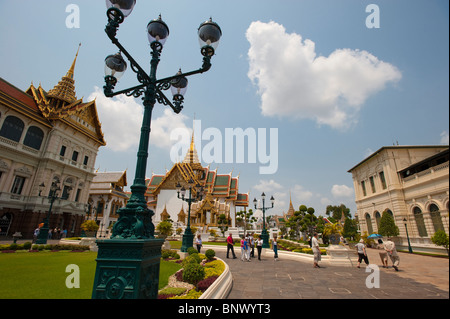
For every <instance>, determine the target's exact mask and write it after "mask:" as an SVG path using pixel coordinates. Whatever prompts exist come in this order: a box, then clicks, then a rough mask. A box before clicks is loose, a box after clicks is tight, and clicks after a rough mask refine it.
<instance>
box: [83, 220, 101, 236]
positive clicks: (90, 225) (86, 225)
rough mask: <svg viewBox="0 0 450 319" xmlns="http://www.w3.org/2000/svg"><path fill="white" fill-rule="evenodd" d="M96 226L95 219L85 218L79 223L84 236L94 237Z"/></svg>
mask: <svg viewBox="0 0 450 319" xmlns="http://www.w3.org/2000/svg"><path fill="white" fill-rule="evenodd" d="M98 228H99V227H98V225H97V222H96V221H95V220H86V221H84V222H83V223H82V224H81V229H82V230H83V231H84V233H85V234H86V237H95V235H96V233H97V230H98Z"/></svg>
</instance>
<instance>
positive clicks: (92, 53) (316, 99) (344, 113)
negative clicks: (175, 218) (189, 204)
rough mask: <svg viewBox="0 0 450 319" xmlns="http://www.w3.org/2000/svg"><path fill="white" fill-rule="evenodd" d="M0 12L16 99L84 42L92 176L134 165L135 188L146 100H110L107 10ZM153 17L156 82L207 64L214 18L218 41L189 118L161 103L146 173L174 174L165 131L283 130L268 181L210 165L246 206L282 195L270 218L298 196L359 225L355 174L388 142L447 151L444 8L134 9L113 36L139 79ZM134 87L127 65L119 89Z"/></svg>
mask: <svg viewBox="0 0 450 319" xmlns="http://www.w3.org/2000/svg"><path fill="white" fill-rule="evenodd" d="M70 4H74V5H76V6H77V7H78V8H79V18H80V19H79V22H80V25H79V28H68V27H67V25H66V19H67V17H68V16H69V15H70V14H72V12H70V11H69V12H66V8H67V7H68V6H69V5H70ZM369 4H376V5H378V8H379V18H380V20H379V21H380V27H379V28H367V26H366V18H367V17H368V16H369V15H370V12H369V13H368V12H366V7H367V6H368V5H369ZM0 12H2V19H1V20H0V30H1V31H0V40H1V42H0V43H1V44H2V50H0V61H2V62H1V73H0V76H1V77H2V78H4V79H6V80H7V81H9V82H11V83H12V84H14V85H15V86H17V87H19V88H20V89H22V90H26V89H27V88H28V86H29V85H30V83H31V82H33V83H34V84H35V85H38V84H39V83H41V84H42V86H43V87H44V88H45V89H47V90H49V89H50V88H52V87H53V86H54V85H56V84H57V83H58V81H59V80H60V78H61V76H63V75H64V74H65V73H66V71H67V70H68V68H69V67H70V65H71V63H72V61H73V58H74V55H75V52H76V50H77V47H78V43H80V42H81V43H82V46H81V49H80V53H79V56H78V60H77V65H76V69H75V86H76V92H77V96H78V97H79V98H80V97H84V99H85V100H89V99H93V98H96V99H97V107H98V109H99V110H98V111H99V115H100V121H101V122H102V125H103V130H104V133H105V138H106V140H107V142H108V145H107V146H106V147H102V148H100V151H99V154H98V157H97V161H96V168H99V170H100V171H105V170H107V171H119V170H124V169H128V183H129V185H131V184H132V182H133V178H134V168H135V163H136V150H137V144H136V143H137V139H138V134H139V126H140V121H141V120H140V118H141V116H142V108H141V101H140V99H131V98H130V99H125V98H122V97H121V98H116V99H106V98H105V97H104V96H103V94H102V90H101V88H102V87H103V85H104V80H103V77H104V62H103V61H104V58H105V57H106V56H107V55H109V54H112V53H116V52H117V49H116V48H115V46H114V45H113V44H111V43H110V41H109V39H108V38H107V36H106V34H105V33H104V27H105V25H106V23H107V19H106V15H105V12H106V7H105V2H104V1H87V0H78V1H77V0H72V1H56V0H43V1H26V0H14V1H12V0H0ZM159 14H161V15H162V18H163V20H164V21H165V22H166V23H167V25H168V26H169V28H170V36H169V39H168V40H167V42H166V44H165V46H164V49H163V52H162V57H161V62H160V64H159V67H158V77H159V78H162V77H166V76H170V75H173V74H175V73H176V72H177V71H178V69H179V68H180V67H181V68H182V70H183V71H190V70H194V69H197V68H199V67H200V66H201V63H202V56H201V55H200V50H199V45H198V40H197V33H196V31H197V28H198V26H199V25H200V23H201V22H203V21H205V20H207V19H208V18H209V17H212V18H213V20H214V21H216V22H217V23H218V24H219V25H220V27H221V28H222V32H223V37H222V39H221V42H220V44H219V48H218V50H217V54H216V56H214V57H213V59H212V65H213V66H212V68H211V70H210V71H209V72H207V73H205V74H202V75H196V76H193V77H190V78H189V87H188V91H187V94H186V96H185V103H184V109H183V111H182V113H181V114H180V115H175V114H173V112H171V111H170V110H169V109H167V108H166V107H164V106H162V105H157V106H156V107H155V111H154V113H153V122H152V135H151V138H150V139H151V146H150V151H149V152H150V156H149V161H148V167H147V174H148V176H150V174H151V172H152V171H153V172H155V173H161V172H164V170H165V168H167V169H170V168H171V167H172V165H173V163H172V161H171V159H170V156H169V154H170V150H171V148H172V145H173V144H174V143H175V141H170V138H169V137H170V133H171V132H172V131H173V129H176V128H187V129H192V123H193V120H194V116H195V119H197V120H200V121H201V127H202V131H203V132H204V130H205V129H208V128H216V129H217V130H218V131H219V132H221V133H222V136H225V131H226V129H227V128H228V129H230V128H231V129H236V128H242V129H247V128H249V129H250V130H254V131H255V132H257V131H258V129H266V132H267V138H269V130H270V128H276V129H277V130H278V143H277V146H278V152H277V154H276V155H277V159H278V168H277V170H276V172H275V173H274V174H260V171H259V168H260V166H261V165H262V164H261V163H260V162H259V161H257V163H248V158H247V157H245V158H246V161H245V163H236V161H235V162H234V163H223V162H224V161H222V163H214V162H213V163H211V168H213V169H214V168H218V169H219V172H220V173H228V172H230V171H231V170H233V175H237V174H240V185H239V186H240V191H241V192H247V191H250V193H251V194H250V195H251V198H253V197H257V198H259V195H260V194H261V192H262V191H264V192H265V193H266V194H267V195H269V196H270V195H274V197H275V198H276V199H277V205H276V207H275V209H273V210H270V211H269V213H270V214H275V213H278V214H279V213H281V212H282V211H287V209H288V204H289V192H291V194H292V200H293V203H294V206H295V207H296V208H298V206H299V205H301V204H305V205H307V206H311V207H314V208H315V209H316V212H317V213H318V214H322V215H323V214H324V210H325V207H326V205H327V204H335V205H339V204H340V203H344V204H346V205H347V206H348V207H350V208H351V213H352V215H354V213H355V210H356V206H355V203H354V194H353V182H352V178H351V174H349V173H348V172H347V171H348V169H350V168H351V167H353V166H354V165H355V164H357V163H359V162H360V161H361V160H362V159H364V158H365V157H366V156H368V155H369V154H370V153H371V152H373V151H376V150H377V149H379V148H380V147H382V146H388V145H392V144H393V143H397V142H398V143H399V144H400V145H422V144H423V145H435V144H437V145H438V144H448V133H449V120H448V118H449V91H448V86H449V83H448V82H449V71H448V70H449V65H448V57H449V41H448V39H449V34H448V29H449V8H448V1H444V0H439V1H425V0H414V1H411V0H409V1H400V0H398V1H375V0H373V1H356V0H355V1H351V0H347V1H334V0H330V1H299V0H297V1H294V0H283V1H281V0H279V1H268V0H257V1H256V0H251V1H247V0H245V1H242V0H240V1H235V0H228V1H223V0H221V1H215V0H209V1H199V0H195V1H194V0H170V1H143V0H138V1H137V4H136V7H135V8H134V11H133V12H132V13H131V15H130V16H129V17H128V18H126V20H125V22H124V23H123V24H122V25H121V26H120V28H119V32H118V38H119V41H120V42H121V43H122V44H123V45H124V47H125V48H127V50H128V51H129V52H130V53H131V54H132V55H133V56H134V57H135V59H136V60H137V61H138V63H139V64H140V65H141V66H142V67H143V68H144V69H149V61H150V54H149V44H148V42H147V36H146V33H145V32H146V26H147V23H148V22H149V21H150V20H151V19H155V18H157V17H158V15H159ZM136 84H138V82H137V80H136V77H135V74H134V73H133V72H132V71H131V69H128V70H127V72H126V73H125V75H124V76H123V77H122V78H121V79H120V81H119V83H118V84H117V86H116V89H124V88H127V87H130V86H134V85H136ZM167 94H168V95H169V97H170V92H168V93H167ZM170 98H171V97H170ZM196 138H197V139H198V138H199V137H198V136H196ZM222 142H223V143H224V141H222ZM201 144H202V146H203V147H204V146H205V145H206V144H208V141H206V140H202V141H201ZM269 144H270V143H269ZM267 146H270V145H267ZM198 151H199V152H201V151H202V150H198ZM223 151H224V152H225V148H224V149H223ZM273 155H274V154H273ZM203 164H204V165H206V164H208V163H205V162H204V163H203Z"/></svg>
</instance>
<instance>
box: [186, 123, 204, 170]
mask: <svg viewBox="0 0 450 319" xmlns="http://www.w3.org/2000/svg"><path fill="white" fill-rule="evenodd" d="M183 163H189V164H200V160H199V159H198V154H197V150H196V149H195V143H194V130H192V138H191V145H190V146H189V151H188V152H187V153H186V156H185V157H184V160H183Z"/></svg>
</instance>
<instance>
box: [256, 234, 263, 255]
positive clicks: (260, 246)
mask: <svg viewBox="0 0 450 319" xmlns="http://www.w3.org/2000/svg"><path fill="white" fill-rule="evenodd" d="M262 245H263V240H262V238H261V235H259V237H258V239H257V240H256V249H257V250H258V260H261V251H262Z"/></svg>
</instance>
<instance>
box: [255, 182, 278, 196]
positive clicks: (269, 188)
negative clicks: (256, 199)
mask: <svg viewBox="0 0 450 319" xmlns="http://www.w3.org/2000/svg"><path fill="white" fill-rule="evenodd" d="M253 188H254V189H256V190H257V191H259V192H265V194H266V195H267V194H269V193H273V192H274V191H275V190H277V189H282V188H283V186H281V185H280V184H278V183H277V182H275V181H274V180H273V179H271V180H270V181H268V180H262V179H261V180H259V184H258V185H255V186H253ZM258 195H259V194H258Z"/></svg>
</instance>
